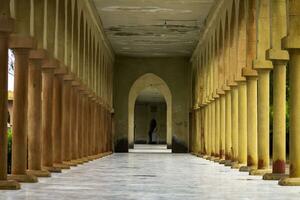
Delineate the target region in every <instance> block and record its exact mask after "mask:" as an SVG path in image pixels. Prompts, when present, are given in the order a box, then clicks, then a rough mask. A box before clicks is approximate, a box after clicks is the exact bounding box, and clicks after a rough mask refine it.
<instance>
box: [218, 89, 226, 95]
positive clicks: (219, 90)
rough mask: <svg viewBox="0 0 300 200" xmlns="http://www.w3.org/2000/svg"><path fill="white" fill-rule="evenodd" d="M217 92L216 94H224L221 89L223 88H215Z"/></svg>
mask: <svg viewBox="0 0 300 200" xmlns="http://www.w3.org/2000/svg"><path fill="white" fill-rule="evenodd" d="M217 94H218V95H219V96H222V95H225V91H224V90H223V88H218V89H217Z"/></svg>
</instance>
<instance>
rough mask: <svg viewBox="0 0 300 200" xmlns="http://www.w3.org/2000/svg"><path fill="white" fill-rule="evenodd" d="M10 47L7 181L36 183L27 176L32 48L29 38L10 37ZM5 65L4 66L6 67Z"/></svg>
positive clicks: (31, 176)
mask: <svg viewBox="0 0 300 200" xmlns="http://www.w3.org/2000/svg"><path fill="white" fill-rule="evenodd" d="M10 47H11V48H12V49H14V54H15V66H14V67H15V75H14V106H13V116H14V121H13V129H12V132H13V138H12V175H11V176H10V177H9V179H13V180H16V181H18V182H37V181H38V180H37V178H36V177H35V176H33V175H30V174H27V173H26V170H27V102H28V100H27V91H28V60H29V50H30V49H32V48H33V47H34V42H33V39H32V38H31V37H26V36H24V37H23V36H11V38H10ZM6 65H7V64H5V66H6Z"/></svg>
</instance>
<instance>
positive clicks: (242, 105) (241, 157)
mask: <svg viewBox="0 0 300 200" xmlns="http://www.w3.org/2000/svg"><path fill="white" fill-rule="evenodd" d="M238 93H239V97H238V99H239V111H238V116H239V117H238V128H239V135H238V142H239V144H238V165H237V166H236V167H238V168H240V167H242V166H246V165H247V85H246V81H240V82H239V86H238Z"/></svg>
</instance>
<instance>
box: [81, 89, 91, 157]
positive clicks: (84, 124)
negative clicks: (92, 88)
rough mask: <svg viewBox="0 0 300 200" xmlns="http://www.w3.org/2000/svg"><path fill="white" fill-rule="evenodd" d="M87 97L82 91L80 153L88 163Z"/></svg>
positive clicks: (85, 92)
mask: <svg viewBox="0 0 300 200" xmlns="http://www.w3.org/2000/svg"><path fill="white" fill-rule="evenodd" d="M87 108H88V97H87V91H86V89H85V90H84V91H83V112H82V130H83V131H82V141H83V143H82V152H83V160H84V162H88V161H89V160H88V158H87V157H88V145H89V144H88V134H87V133H88V132H87V129H88V125H87V123H88V121H87V117H88V109H87Z"/></svg>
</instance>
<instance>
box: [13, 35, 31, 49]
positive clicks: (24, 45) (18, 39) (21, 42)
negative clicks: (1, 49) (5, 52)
mask: <svg viewBox="0 0 300 200" xmlns="http://www.w3.org/2000/svg"><path fill="white" fill-rule="evenodd" d="M8 46H9V48H11V49H33V48H35V47H36V40H35V39H34V38H33V37H31V36H22V35H17V34H12V35H10V37H9V45H8Z"/></svg>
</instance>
